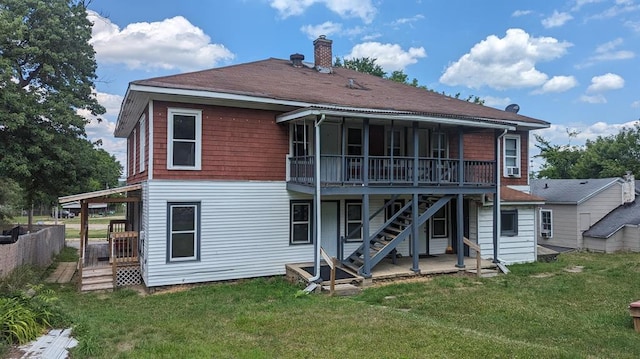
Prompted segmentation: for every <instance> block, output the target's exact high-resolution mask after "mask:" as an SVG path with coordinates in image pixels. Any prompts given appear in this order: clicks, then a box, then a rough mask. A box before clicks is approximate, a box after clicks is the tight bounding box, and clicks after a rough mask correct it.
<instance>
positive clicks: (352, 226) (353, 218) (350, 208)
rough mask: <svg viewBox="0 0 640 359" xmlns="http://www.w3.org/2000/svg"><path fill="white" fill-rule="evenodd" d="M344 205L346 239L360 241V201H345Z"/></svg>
mask: <svg viewBox="0 0 640 359" xmlns="http://www.w3.org/2000/svg"><path fill="white" fill-rule="evenodd" d="M345 206H346V207H347V208H346V211H345V215H346V218H345V223H346V226H347V233H346V235H347V236H346V241H347V242H359V241H362V202H345ZM354 232H355V233H354ZM352 233H353V234H352Z"/></svg>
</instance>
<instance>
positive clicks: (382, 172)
mask: <svg viewBox="0 0 640 359" xmlns="http://www.w3.org/2000/svg"><path fill="white" fill-rule="evenodd" d="M415 161H416V160H415V158H414V157H398V156H394V157H390V156H369V157H368V166H367V167H368V171H367V172H366V173H365V166H364V165H365V157H364V156H341V155H321V156H320V181H321V182H320V183H321V186H347V185H369V186H392V185H403V186H413V185H414V180H415V181H416V182H417V185H418V186H460V185H462V186H482V187H484V186H495V184H496V181H495V173H496V172H495V171H496V168H495V161H473V160H464V161H463V167H462V168H463V173H462V174H463V175H462V176H460V170H459V163H460V160H458V159H438V158H428V157H420V158H418V159H417V162H418V163H417V165H416V164H415V163H414V162H415ZM314 162H315V157H314V156H300V157H290V158H289V179H288V180H289V182H291V183H296V184H300V185H313V184H314V171H315V163H314ZM416 171H417V172H416ZM416 174H417V176H415V178H414V175H416Z"/></svg>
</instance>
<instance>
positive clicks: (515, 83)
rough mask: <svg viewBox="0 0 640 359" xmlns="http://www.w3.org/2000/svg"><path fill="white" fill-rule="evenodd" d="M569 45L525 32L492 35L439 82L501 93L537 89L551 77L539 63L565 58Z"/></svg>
mask: <svg viewBox="0 0 640 359" xmlns="http://www.w3.org/2000/svg"><path fill="white" fill-rule="evenodd" d="M570 46H572V44H571V43H569V42H565V41H558V40H557V39H555V38H552V37H532V36H530V35H529V34H528V33H527V32H525V31H524V30H522V29H509V30H507V32H506V35H505V37H503V38H499V37H497V36H496V35H490V36H488V37H487V38H486V39H485V40H482V41H481V42H479V43H477V44H476V45H474V46H473V48H471V50H470V51H469V53H467V54H465V55H463V56H462V57H461V58H460V59H459V60H458V61H456V62H454V63H453V64H451V65H449V67H448V68H447V69H446V70H445V72H444V74H443V75H442V76H441V77H440V82H442V83H444V84H447V85H450V86H457V85H464V86H468V87H472V88H479V87H482V86H489V87H492V88H495V89H499V90H503V89H509V88H522V87H537V86H540V85H542V84H544V83H545V82H547V80H548V78H549V77H548V76H547V74H545V73H543V72H540V71H538V70H537V69H536V67H535V66H536V63H537V62H541V61H550V60H553V59H556V58H559V57H562V56H563V55H564V54H565V53H566V52H567V48H568V47H570Z"/></svg>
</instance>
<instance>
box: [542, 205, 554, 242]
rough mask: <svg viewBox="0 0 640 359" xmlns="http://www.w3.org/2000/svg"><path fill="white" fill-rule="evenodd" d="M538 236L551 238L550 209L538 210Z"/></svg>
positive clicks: (551, 215) (551, 216) (551, 217)
mask: <svg viewBox="0 0 640 359" xmlns="http://www.w3.org/2000/svg"><path fill="white" fill-rule="evenodd" d="M540 236H542V237H543V238H552V237H553V213H552V211H551V210H550V209H541V210H540Z"/></svg>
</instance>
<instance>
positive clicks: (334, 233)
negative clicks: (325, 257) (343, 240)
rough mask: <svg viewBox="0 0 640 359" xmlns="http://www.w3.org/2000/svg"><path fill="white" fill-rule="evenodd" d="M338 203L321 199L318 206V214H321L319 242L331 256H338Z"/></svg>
mask: <svg viewBox="0 0 640 359" xmlns="http://www.w3.org/2000/svg"><path fill="white" fill-rule="evenodd" d="M339 203H340V202H338V201H322V204H321V208H320V215H321V216H322V224H321V227H320V230H321V231H322V233H321V240H320V244H321V245H322V248H323V249H324V251H325V252H327V254H329V255H330V256H332V257H338V241H339V237H340V231H339V229H340V227H339V218H340V216H339V215H340V213H339Z"/></svg>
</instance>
